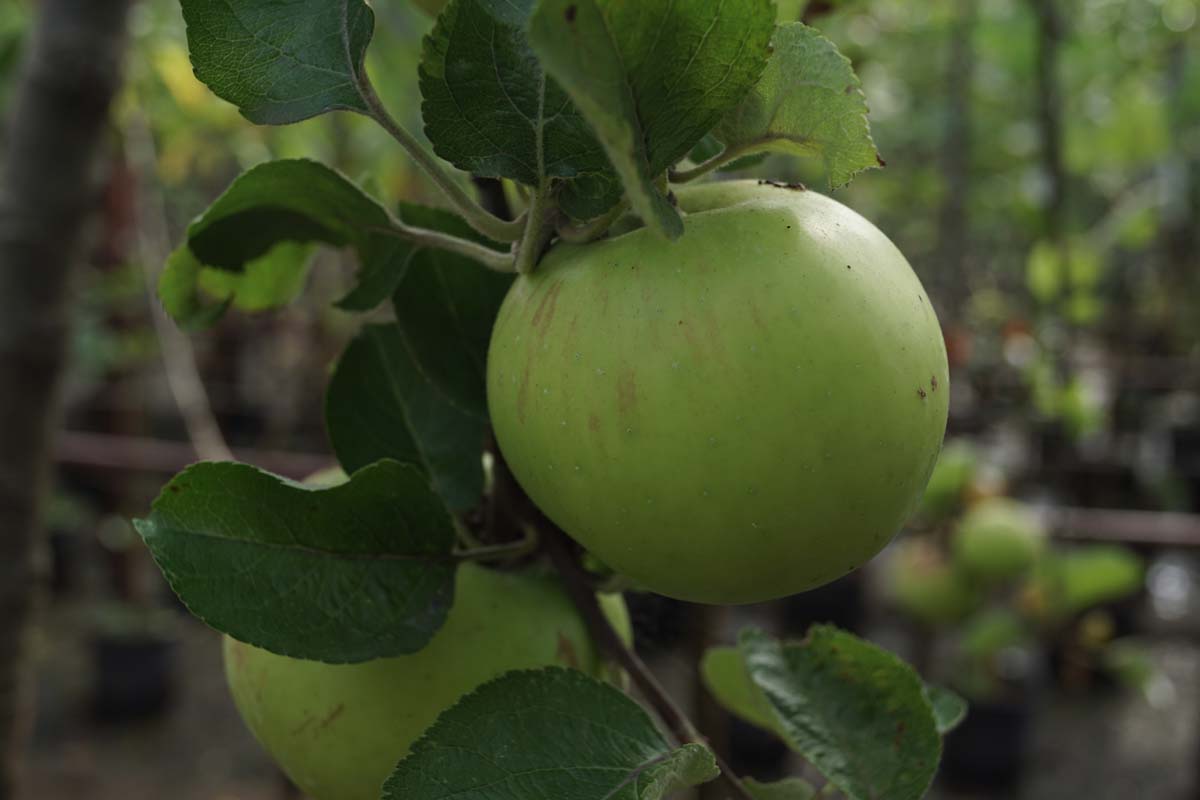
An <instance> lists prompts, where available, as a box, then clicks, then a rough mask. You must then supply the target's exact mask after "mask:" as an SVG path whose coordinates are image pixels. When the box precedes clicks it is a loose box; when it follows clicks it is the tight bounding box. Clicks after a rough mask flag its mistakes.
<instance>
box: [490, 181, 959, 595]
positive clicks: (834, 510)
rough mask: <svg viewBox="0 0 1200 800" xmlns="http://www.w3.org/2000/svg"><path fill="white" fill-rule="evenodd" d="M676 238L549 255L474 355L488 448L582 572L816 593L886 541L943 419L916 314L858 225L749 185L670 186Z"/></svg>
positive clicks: (935, 353) (698, 586)
mask: <svg viewBox="0 0 1200 800" xmlns="http://www.w3.org/2000/svg"><path fill="white" fill-rule="evenodd" d="M678 200H679V205H680V207H681V208H682V209H683V210H684V211H685V212H686V213H687V216H686V217H685V220H684V234H683V236H682V237H681V238H680V239H679V240H677V241H673V242H672V241H666V240H665V239H663V238H661V237H659V236H658V235H657V234H655V233H654V232H653V231H651V230H649V229H645V228H641V229H636V230H633V231H630V232H627V233H623V234H621V235H618V236H614V237H612V238H609V239H606V240H603V241H599V242H596V243H592V244H587V245H569V244H562V243H560V244H558V245H556V246H555V247H553V248H552V249H551V250H550V252H549V253H547V255H546V256H545V257H544V259H543V260H542V262H541V264H539V266H538V268H537V269H536V270H535V271H534V272H533V273H532V274H529V275H522V276H520V277H518V278H517V280H516V281H515V282H514V284H513V286H512V289H511V290H510V291H509V294H508V296H507V297H506V298H505V301H504V304H503V306H502V307H501V310H500V313H499V316H498V318H497V321H496V325H495V328H494V330H493V333H492V340H491V348H490V352H489V355H488V404H489V408H490V410H491V418H492V423H493V425H494V427H495V432H496V438H497V440H498V442H499V444H500V449H501V450H502V451H503V453H504V455H505V457H506V458H507V461H508V464H509V465H510V466H511V468H512V471H513V473H514V475H515V476H516V478H517V480H518V481H519V482H520V484H521V486H522V487H524V489H525V491H526V492H527V493H528V494H529V496H530V497H531V498H532V499H533V500H534V502H535V503H536V504H537V505H538V506H539V507H540V508H541V509H542V510H543V511H544V512H545V513H546V514H547V515H548V516H549V517H550V518H551V519H552V520H553V521H554V522H556V523H557V524H558V525H559V526H561V527H562V528H563V529H564V530H565V531H566V532H567V533H568V534H570V535H571V536H572V537H574V538H575V539H576V540H577V541H579V542H580V543H581V544H583V545H584V546H585V547H587V548H588V549H589V550H591V551H592V552H593V553H594V554H595V555H596V556H597V557H598V558H600V559H601V560H602V561H604V562H605V563H606V564H608V565H610V566H611V567H612V568H614V569H615V570H617V571H618V572H622V573H624V574H626V575H628V576H629V577H631V578H633V579H634V580H635V581H637V582H639V583H640V584H642V585H644V586H645V587H647V588H648V589H650V590H652V591H655V592H658V593H660V594H664V595H668V596H670V597H675V598H678V599H682V600H691V601H698V602H709V603H748V602H755V601H761V600H768V599H771V598H776V597H781V596H784V595H789V594H793V593H796V592H800V591H803V590H805V589H810V588H813V587H816V586H819V585H821V584H823V583H826V582H828V581H831V580H833V579H834V578H837V577H839V576H841V575H844V574H845V573H847V572H849V571H851V570H853V569H855V568H856V567H858V566H859V565H861V564H862V563H863V562H865V561H867V560H868V559H870V558H871V557H872V556H873V555H875V554H876V553H877V552H879V550H880V549H881V548H883V546H884V545H886V544H887V542H888V541H889V540H890V539H891V538H892V536H893V535H894V534H895V532H896V531H897V530H898V529H899V528H900V526H901V524H902V523H903V522H904V521H905V519H906V518H907V517H908V516H909V515H910V514H911V512H912V511H913V510H914V508H915V507H916V505H917V503H918V502H919V500H920V498H921V492H922V490H923V489H924V487H925V483H926V480H927V479H928V477H929V473H930V470H931V469H932V468H933V465H934V461H935V460H936V458H937V454H938V449H939V447H940V446H941V442H942V435H943V433H944V431H945V425H946V410H947V395H948V390H949V385H948V384H949V379H948V375H947V365H946V351H945V347H944V345H943V342H942V336H941V331H940V329H939V326H938V321H937V318H936V316H935V315H934V311H933V308H932V306H931V305H930V302H929V298H928V297H927V296H926V295H925V292H924V290H923V289H922V288H921V284H920V282H919V281H918V280H917V277H916V275H915V274H914V273H913V271H912V269H911V268H910V267H909V265H908V262H906V261H905V260H904V256H903V255H901V254H900V251H899V250H897V249H896V247H895V246H894V245H893V244H892V243H891V242H890V241H889V240H888V238H887V237H886V236H884V235H883V234H882V233H881V232H880V231H879V230H878V229H877V228H875V227H874V226H873V225H871V223H869V222H867V221H866V220H865V219H863V218H862V217H861V216H859V215H858V214H856V213H855V212H853V211H851V210H850V209H848V208H846V207H845V206H843V205H841V204H839V203H837V202H835V201H833V200H831V199H829V198H828V197H824V196H822V195H820V194H817V193H816V192H808V191H803V190H800V189H793V188H785V187H782V186H777V185H771V184H763V185H760V184H758V183H756V182H753V181H737V182H727V183H712V184H705V185H701V186H697V187H695V188H687V189H684V190H681V191H680V192H679V195H678Z"/></svg>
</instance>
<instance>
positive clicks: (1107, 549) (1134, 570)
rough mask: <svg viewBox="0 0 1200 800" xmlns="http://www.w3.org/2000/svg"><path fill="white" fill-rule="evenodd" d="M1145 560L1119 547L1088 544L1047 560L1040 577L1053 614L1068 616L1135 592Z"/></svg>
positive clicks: (1140, 583)
mask: <svg viewBox="0 0 1200 800" xmlns="http://www.w3.org/2000/svg"><path fill="white" fill-rule="evenodd" d="M1144 576H1145V572H1144V565H1143V563H1142V559H1141V558H1139V557H1138V555H1137V554H1136V553H1134V552H1133V551H1131V550H1129V549H1127V548H1124V547H1120V546H1118V545H1106V544H1098V545H1089V546H1087V547H1080V548H1076V549H1074V550H1070V551H1067V552H1064V553H1061V554H1056V555H1054V557H1052V558H1049V559H1046V563H1045V564H1044V565H1042V567H1041V569H1040V570H1039V575H1038V577H1037V581H1038V583H1039V584H1040V585H1041V586H1042V590H1043V592H1044V593H1045V595H1046V598H1047V600H1048V602H1049V606H1050V611H1051V613H1053V614H1055V615H1057V616H1059V617H1069V616H1072V615H1074V614H1078V613H1080V612H1081V611H1086V610H1087V609H1089V608H1093V607H1095V606H1098V605H1102V604H1104V603H1109V602H1112V601H1114V600H1120V599H1121V598H1122V597H1127V596H1129V595H1131V594H1133V593H1134V592H1136V591H1137V590H1138V589H1139V588H1140V587H1141V585H1142V581H1143V579H1144Z"/></svg>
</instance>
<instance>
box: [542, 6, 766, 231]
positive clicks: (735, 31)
mask: <svg viewBox="0 0 1200 800" xmlns="http://www.w3.org/2000/svg"><path fill="white" fill-rule="evenodd" d="M774 22H775V8H774V5H773V4H772V3H771V2H770V0H727V2H722V3H712V2H710V0H676V1H675V2H671V1H670V0H644V2H638V3H630V2H621V0H540V2H539V3H538V5H537V7H536V9H535V10H534V13H533V16H532V18H531V20H530V28H529V39H530V42H531V43H532V45H533V48H534V50H535V51H536V52H537V55H538V57H539V58H540V59H541V63H542V65H543V66H544V67H545V69H546V71H547V72H548V73H549V74H550V75H551V76H552V77H553V78H555V79H556V80H557V81H558V82H559V83H560V84H561V85H562V86H563V87H564V88H565V89H566V90H567V93H568V94H569V95H570V97H571V99H572V100H573V101H574V102H575V105H576V106H577V107H578V108H579V110H580V111H581V112H582V114H583V116H584V117H585V118H586V119H587V121H588V122H589V123H590V124H591V126H592V129H593V131H595V133H596V135H597V136H598V137H599V139H600V141H601V143H602V144H603V145H604V149H605V151H606V152H607V154H608V160H609V162H610V163H611V164H612V166H613V168H614V169H615V170H616V172H617V174H618V175H620V177H621V180H622V182H623V183H624V187H625V191H626V192H627V194H628V195H629V199H630V203H631V205H632V207H633V210H634V211H635V212H637V213H638V214H639V215H640V216H641V217H642V218H643V219H644V220H645V221H646V222H647V224H648V225H650V226H651V227H653V228H654V229H656V230H657V231H659V232H660V233H662V234H664V235H666V236H669V237H672V238H674V237H676V236H678V235H680V234H681V233H682V232H683V223H682V220H681V218H680V216H679V213H678V211H676V209H675V208H674V206H673V205H672V204H671V203H670V202H669V201H668V200H667V198H666V197H665V196H664V194H663V193H662V191H661V190H660V189H659V188H658V187H657V186H656V185H655V180H656V179H657V178H658V176H660V175H662V174H663V173H664V171H665V170H666V169H667V168H668V167H670V166H672V165H673V164H675V163H676V162H677V161H679V160H680V159H681V158H683V157H684V156H685V155H687V153H688V151H690V150H691V149H692V147H693V146H695V144H696V143H697V142H699V141H700V139H701V138H702V137H703V136H704V134H706V133H707V132H708V131H709V130H710V129H711V128H712V127H713V125H715V124H716V123H717V122H718V121H719V120H720V119H721V118H722V116H724V115H725V113H726V112H728V111H729V110H731V109H732V108H733V107H734V106H735V105H736V104H737V103H738V102H739V101H740V100H741V99H742V98H743V97H744V96H745V94H746V93H747V92H749V91H750V90H751V88H752V87H753V86H754V84H755V83H756V82H757V81H758V78H759V76H760V75H761V74H762V71H763V69H764V67H765V65H766V60H767V55H768V51H769V42H770V36H771V32H772V28H773V25H774ZM567 202H568V203H569V202H570V200H569V199H568V200H567Z"/></svg>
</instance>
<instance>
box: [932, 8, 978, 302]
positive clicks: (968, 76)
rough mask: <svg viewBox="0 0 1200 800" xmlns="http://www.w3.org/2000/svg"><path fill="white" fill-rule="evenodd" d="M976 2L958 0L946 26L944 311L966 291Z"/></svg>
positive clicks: (941, 215)
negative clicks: (948, 47) (951, 18)
mask: <svg viewBox="0 0 1200 800" xmlns="http://www.w3.org/2000/svg"><path fill="white" fill-rule="evenodd" d="M976 5H977V2H976V0H962V2H961V4H960V5H959V10H958V13H957V16H956V18H955V20H954V22H953V24H952V25H951V27H950V53H949V57H948V59H947V63H946V106H947V108H946V127H945V131H944V133H943V140H942V176H943V179H944V180H945V183H946V190H945V194H944V195H943V196H942V204H941V208H940V209H939V211H938V241H937V258H936V259H935V264H936V265H937V266H936V268H937V273H936V275H937V278H938V283H939V287H938V288H939V291H938V293H937V297H938V301H939V302H940V303H941V304H942V305H944V306H945V307H946V308H947V310H950V311H951V313H954V312H953V310H954V309H961V308H963V307H964V306H965V303H966V300H967V295H968V293H969V291H970V289H969V286H968V282H967V276H968V270H967V266H968V264H967V262H968V260H969V249H970V236H969V230H968V229H969V227H970V217H969V214H968V208H967V206H968V203H969V201H970V199H971V94H972V91H971V90H972V80H973V79H974V75H975V44H974V42H975V40H974V33H975V17H976Z"/></svg>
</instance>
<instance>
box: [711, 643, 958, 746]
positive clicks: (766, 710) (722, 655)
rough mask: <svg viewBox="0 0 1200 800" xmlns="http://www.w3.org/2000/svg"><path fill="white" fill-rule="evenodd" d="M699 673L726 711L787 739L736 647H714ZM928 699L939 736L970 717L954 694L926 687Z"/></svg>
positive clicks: (937, 688)
mask: <svg viewBox="0 0 1200 800" xmlns="http://www.w3.org/2000/svg"><path fill="white" fill-rule="evenodd" d="M700 672H701V676H702V677H703V679H704V684H705V686H707V687H708V690H709V692H710V693H711V694H712V695H713V697H715V698H716V699H717V702H718V703H720V704H721V706H722V707H723V708H725V709H726V710H727V711H730V712H732V713H734V714H736V715H738V716H739V717H741V718H742V719H744V720H746V721H747V722H749V723H751V724H753V725H757V726H759V727H760V728H763V729H764V730H768V731H773V732H775V733H777V734H779V736H780V737H782V738H785V739H786V738H787V734H786V733H785V732H784V730H783V728H782V726H781V725H780V723H779V721H778V720H777V719H776V717H775V712H774V711H773V710H772V708H771V704H770V702H768V701H767V698H766V696H765V695H764V694H763V693H762V690H760V689H759V688H758V687H757V686H756V685H755V684H754V682H753V681H752V680H751V679H750V674H749V673H748V672H747V671H746V664H745V660H744V658H743V656H742V652H741V651H740V650H738V649H737V648H736V647H713V648H710V649H709V650H708V651H707V652H705V654H704V658H703V659H702V660H701V662H700ZM925 695H926V697H927V698H928V699H929V703H930V705H931V706H932V707H933V715H934V720H935V723H936V725H937V731H938V733H939V734H944V733H947V732H948V731H951V730H953V729H954V728H956V727H957V726H958V724H959V723H960V722H962V720H963V718H964V717H965V716H966V714H967V702H966V701H965V700H963V699H962V698H961V697H959V696H958V695H957V694H955V693H954V692H951V691H950V690H948V689H943V688H941V687H940V686H934V685H932V684H927V685H926V686H925Z"/></svg>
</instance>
